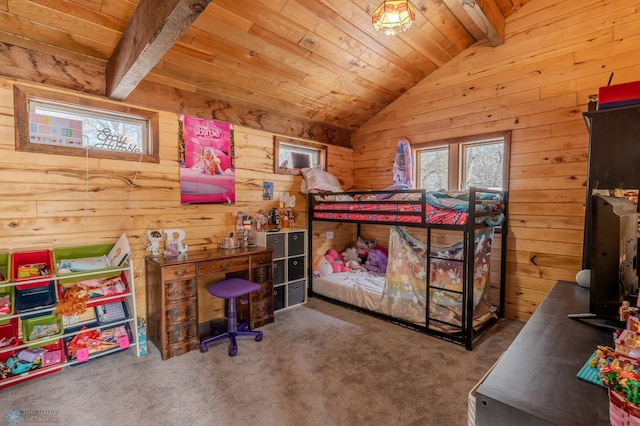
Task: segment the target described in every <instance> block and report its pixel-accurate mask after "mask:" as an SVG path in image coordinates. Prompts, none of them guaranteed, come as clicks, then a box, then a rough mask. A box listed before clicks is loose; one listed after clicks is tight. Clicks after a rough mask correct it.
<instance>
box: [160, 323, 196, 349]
mask: <svg viewBox="0 0 640 426" xmlns="http://www.w3.org/2000/svg"><path fill="white" fill-rule="evenodd" d="M192 339H196V340H197V339H198V323H197V321H190V322H186V323H182V324H173V325H169V326H168V327H167V329H166V341H167V344H168V345H176V344H184V343H186V342H189V341H191V340H192Z"/></svg>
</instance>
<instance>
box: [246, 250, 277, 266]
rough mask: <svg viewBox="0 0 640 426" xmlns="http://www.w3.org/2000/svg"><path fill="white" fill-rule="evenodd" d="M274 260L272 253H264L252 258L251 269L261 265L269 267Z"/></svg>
mask: <svg viewBox="0 0 640 426" xmlns="http://www.w3.org/2000/svg"><path fill="white" fill-rule="evenodd" d="M272 258H273V257H272V256H271V253H263V254H257V255H255V256H251V267H253V268H255V267H256V266H259V265H269V264H271V262H272V260H271V259H272Z"/></svg>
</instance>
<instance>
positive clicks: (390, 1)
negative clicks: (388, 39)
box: [371, 0, 416, 35]
mask: <svg viewBox="0 0 640 426" xmlns="http://www.w3.org/2000/svg"><path fill="white" fill-rule="evenodd" d="M415 20H416V11H415V9H414V8H413V6H412V5H411V3H409V1H408V0H387V1H383V2H382V4H381V5H380V6H378V7H377V8H376V10H375V11H374V12H373V14H372V15H371V22H372V23H373V28H375V30H376V31H378V32H379V33H384V34H386V35H396V34H398V33H400V32H403V31H406V30H408V29H409V27H411V24H413V21H415Z"/></svg>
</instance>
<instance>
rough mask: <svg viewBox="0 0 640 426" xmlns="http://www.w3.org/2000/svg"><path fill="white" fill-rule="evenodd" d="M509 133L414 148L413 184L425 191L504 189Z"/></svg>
mask: <svg viewBox="0 0 640 426" xmlns="http://www.w3.org/2000/svg"><path fill="white" fill-rule="evenodd" d="M510 136H511V135H510V133H500V134H491V135H482V136H473V137H469V138H462V139H454V140H450V141H442V142H438V143H433V144H418V145H416V146H415V148H414V150H415V158H416V159H415V165H416V182H417V187H418V188H423V189H426V190H428V191H438V190H448V191H459V190H466V189H468V188H470V187H477V188H492V189H505V190H506V189H507V187H508V171H509V143H510Z"/></svg>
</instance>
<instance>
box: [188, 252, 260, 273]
mask: <svg viewBox="0 0 640 426" xmlns="http://www.w3.org/2000/svg"><path fill="white" fill-rule="evenodd" d="M245 269H249V257H248V256H242V257H231V258H228V259H219V260H210V261H207V262H200V264H199V265H198V272H199V273H200V274H201V275H204V274H216V273H220V272H233V271H243V270H245Z"/></svg>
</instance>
